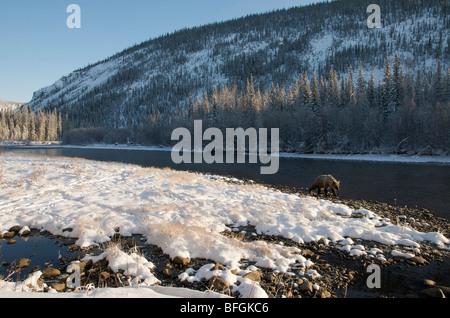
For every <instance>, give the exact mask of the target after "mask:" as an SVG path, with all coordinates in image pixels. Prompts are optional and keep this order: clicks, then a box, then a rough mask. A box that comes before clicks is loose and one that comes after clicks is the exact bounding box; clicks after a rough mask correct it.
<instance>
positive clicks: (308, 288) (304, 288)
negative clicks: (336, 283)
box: [298, 281, 313, 293]
mask: <svg viewBox="0 0 450 318" xmlns="http://www.w3.org/2000/svg"><path fill="white" fill-rule="evenodd" d="M298 290H299V291H301V292H311V293H312V292H313V284H312V283H311V282H308V281H305V282H303V284H301V285H300V286H299V287H298Z"/></svg>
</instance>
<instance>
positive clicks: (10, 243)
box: [6, 240, 17, 245]
mask: <svg viewBox="0 0 450 318" xmlns="http://www.w3.org/2000/svg"><path fill="white" fill-rule="evenodd" d="M16 243H17V240H9V241H8V242H7V243H6V244H8V245H13V244H16Z"/></svg>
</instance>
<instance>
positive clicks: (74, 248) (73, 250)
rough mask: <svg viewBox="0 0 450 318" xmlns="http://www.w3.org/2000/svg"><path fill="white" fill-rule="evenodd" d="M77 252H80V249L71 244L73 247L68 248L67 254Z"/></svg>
mask: <svg viewBox="0 0 450 318" xmlns="http://www.w3.org/2000/svg"><path fill="white" fill-rule="evenodd" d="M79 250H80V247H79V246H78V245H75V244H73V245H70V246H69V252H75V251H79Z"/></svg>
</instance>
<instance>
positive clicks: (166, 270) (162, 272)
mask: <svg viewBox="0 0 450 318" xmlns="http://www.w3.org/2000/svg"><path fill="white" fill-rule="evenodd" d="M161 274H163V275H164V276H166V277H170V276H171V273H170V268H168V267H166V268H164V269H163V270H162V271H161Z"/></svg>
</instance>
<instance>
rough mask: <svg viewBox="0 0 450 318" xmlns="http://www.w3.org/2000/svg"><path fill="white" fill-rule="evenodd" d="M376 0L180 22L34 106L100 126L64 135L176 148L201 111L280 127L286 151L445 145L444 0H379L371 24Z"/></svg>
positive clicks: (449, 82)
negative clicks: (176, 135)
mask: <svg viewBox="0 0 450 318" xmlns="http://www.w3.org/2000/svg"><path fill="white" fill-rule="evenodd" d="M370 3H371V1H364V0H337V1H333V2H330V3H321V4H316V5H311V6H307V7H299V8H292V9H289V10H280V11H276V12H271V13H267V14H260V15H252V16H248V17H244V18H241V19H235V20H232V21H228V22H223V23H216V24H211V25H206V26H201V27H197V28H191V29H185V30H180V31H178V32H175V33H173V34H170V35H166V36H162V37H159V38H156V39H152V40H149V41H146V42H143V43H141V44H139V45H136V46H134V47H131V48H129V49H126V50H125V51H123V52H121V53H118V54H116V55H114V56H112V57H110V58H108V59H106V60H104V61H101V62H98V63H96V64H93V65H89V66H87V67H86V68H83V69H80V70H77V71H74V72H73V73H71V74H69V75H68V76H66V77H63V78H62V79H60V80H58V81H57V82H56V83H55V84H54V85H52V86H50V87H46V88H43V89H41V90H39V91H37V92H36V93H35V94H34V96H33V99H32V101H31V102H30V103H29V105H30V106H31V107H32V109H33V110H34V111H36V110H38V109H42V110H46V109H47V110H53V109H54V108H56V109H57V110H58V111H60V112H62V113H64V114H67V116H68V119H69V128H70V129H77V128H89V127H96V129H95V138H94V137H92V136H89V137H86V136H88V135H89V133H93V132H92V131H91V132H90V131H89V129H83V130H77V131H72V132H66V134H65V136H66V138H65V140H66V141H67V142H82V141H83V140H89V141H101V140H103V139H104V135H108V141H114V139H115V138H114V135H115V134H117V141H119V142H121V141H123V140H124V139H125V140H127V139H128V138H129V139H130V140H131V141H132V142H136V143H144V144H163V145H169V144H170V143H171V141H170V135H171V132H172V130H173V129H174V128H176V127H180V126H184V127H188V128H192V122H193V120H194V119H203V120H204V127H208V126H214V127H218V128H223V129H225V128H226V127H244V128H246V127H268V128H270V127H276V128H280V138H281V140H280V146H281V150H282V151H299V152H345V153H360V152H377V153H378V152H381V153H393V152H395V153H420V154H448V149H450V136H449V132H448V127H449V126H450V125H449V123H450V110H449V108H450V106H449V100H450V98H449V96H450V88H449V87H450V71H449V66H450V62H449V61H450V48H449V41H450V40H449V30H450V20H449V16H450V15H449V7H450V6H449V2H448V1H446V0H440V1H438V0H436V1H433V0H430V1H421V0H411V1H388V0H382V1H378V2H377V4H378V5H379V6H380V8H381V23H382V27H381V28H379V29H376V28H375V29H369V28H368V27H367V25H366V20H367V17H368V14H367V12H366V8H367V6H368V5H369V4H370ZM99 131H100V132H101V133H99ZM74 136H76V138H73V137H74ZM85 137H86V138H85Z"/></svg>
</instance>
